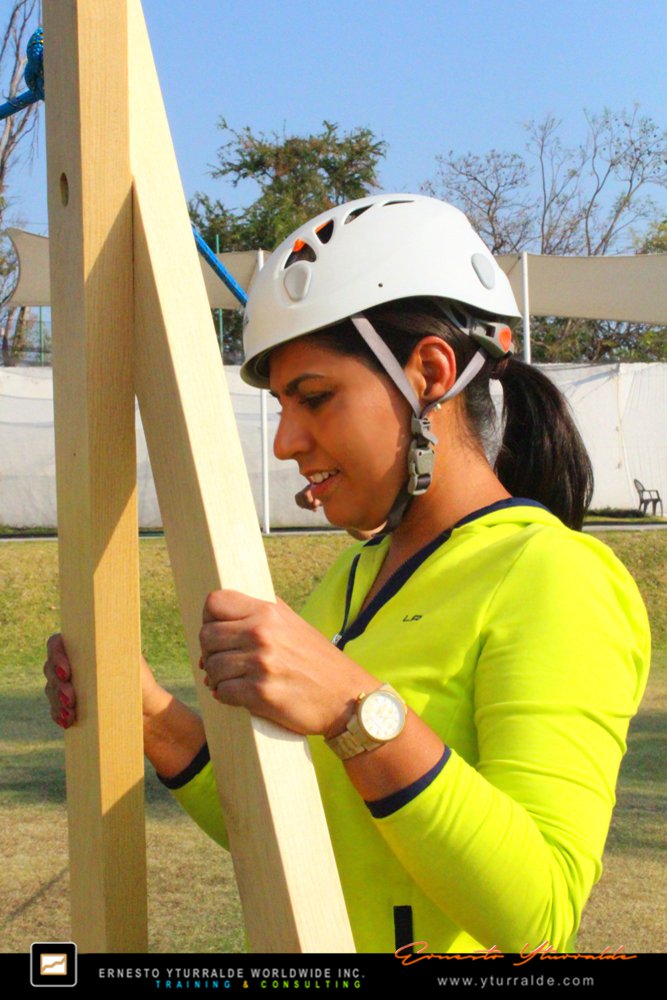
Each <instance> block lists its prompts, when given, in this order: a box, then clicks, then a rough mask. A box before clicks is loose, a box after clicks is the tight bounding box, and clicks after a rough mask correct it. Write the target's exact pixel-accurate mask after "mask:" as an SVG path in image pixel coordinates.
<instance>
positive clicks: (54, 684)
mask: <svg viewBox="0 0 667 1000" xmlns="http://www.w3.org/2000/svg"><path fill="white" fill-rule="evenodd" d="M46 653H47V658H46V662H45V663H44V676H45V677H46V686H45V689H44V690H45V692H46V696H47V698H48V700H49V708H50V711H51V718H52V719H53V721H54V722H55V723H56V725H58V726H60V727H61V728H62V729H69V727H70V726H71V725H72V723H73V722H75V720H76V693H75V691H74V687H73V685H72V683H71V680H70V678H71V676H72V668H71V665H70V662H69V659H68V658H67V652H66V650H65V644H64V642H63V638H62V635H60V634H59V633H58V634H56V635H52V636H50V637H49V639H48V641H47V643H46Z"/></svg>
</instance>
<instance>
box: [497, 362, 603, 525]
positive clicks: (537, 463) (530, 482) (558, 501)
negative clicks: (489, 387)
mask: <svg viewBox="0 0 667 1000" xmlns="http://www.w3.org/2000/svg"><path fill="white" fill-rule="evenodd" d="M500 366H502V367H501V370H500V371H498V374H497V377H498V379H499V381H500V382H501V384H502V387H503V397H504V401H503V438H502V442H501V445H500V450H499V451H498V455H497V457H496V462H495V472H496V474H497V476H498V478H499V479H500V481H501V483H502V484H503V486H504V487H505V489H506V490H507V491H508V493H511V494H512V495H513V496H523V497H530V498H531V499H533V500H538V501H539V502H540V503H543V504H544V505H545V507H548V508H549V510H551V511H553V513H554V514H556V516H557V517H559V518H560V519H561V521H563V522H564V523H565V524H567V525H568V527H570V528H575V529H577V530H580V529H581V526H582V524H583V521H584V514H585V513H586V510H587V508H588V505H589V504H590V501H591V497H592V494H593V470H592V468H591V462H590V459H589V457H588V452H587V451H586V448H585V446H584V443H583V441H582V440H581V436H580V434H579V431H578V430H577V428H576V426H575V423H574V420H573V418H572V414H571V413H570V409H569V407H568V404H567V401H566V399H565V397H564V396H563V394H562V393H561V392H560V391H559V389H558V388H557V387H556V386H555V385H554V384H553V382H551V381H550V379H548V378H547V377H546V376H545V375H543V374H542V372H540V371H538V369H537V368H533V367H532V366H531V365H527V364H524V362H523V361H518V360H517V359H515V358H510V359H509V360H508V361H501V362H500ZM492 377H493V374H492Z"/></svg>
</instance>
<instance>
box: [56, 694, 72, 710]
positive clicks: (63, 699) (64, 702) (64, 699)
mask: <svg viewBox="0 0 667 1000" xmlns="http://www.w3.org/2000/svg"><path fill="white" fill-rule="evenodd" d="M58 697H59V698H60V704H61V705H62V706H63V707H64V708H69V707H70V700H69V698H68V697H67V695H66V694H65V692H64V691H61V692H60V693H59V694H58Z"/></svg>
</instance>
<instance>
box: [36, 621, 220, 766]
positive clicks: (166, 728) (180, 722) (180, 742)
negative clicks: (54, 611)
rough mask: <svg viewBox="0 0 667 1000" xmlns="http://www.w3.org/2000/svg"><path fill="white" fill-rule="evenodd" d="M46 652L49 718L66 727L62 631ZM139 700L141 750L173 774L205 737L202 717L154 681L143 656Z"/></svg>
mask: <svg viewBox="0 0 667 1000" xmlns="http://www.w3.org/2000/svg"><path fill="white" fill-rule="evenodd" d="M46 652H47V659H46V663H45V664H44V676H45V677H46V688H45V690H46V696H47V698H48V699H49V707H50V709H51V718H52V719H53V721H54V722H55V723H56V724H57V725H58V726H60V727H61V728H62V729H69V727H70V726H72V725H73V724H74V723H75V722H76V692H75V689H74V686H73V684H72V667H71V664H70V662H69V659H68V657H67V651H66V649H65V643H64V642H63V637H62V635H60V634H59V633H58V634H56V635H52V636H51V638H50V639H49V640H48V642H47V644H46ZM141 702H142V711H143V731H144V753H145V754H146V756H147V758H148V760H149V761H150V762H151V764H152V765H153V767H154V768H155V770H156V771H157V772H158V774H160V775H162V777H163V778H173V777H176V775H178V774H180V773H181V771H183V770H185V768H186V767H187V766H188V764H190V762H191V761H192V760H193V758H194V757H195V756H196V754H197V753H198V752H199V750H201V748H202V746H203V745H204V743H205V741H206V737H205V735H204V727H203V725H202V721H201V719H200V718H199V716H198V715H197V713H196V712H193V711H192V709H191V708H188V706H187V705H184V704H183V702H182V701H179V700H178V699H177V698H174V696H173V695H172V694H170V693H169V692H168V691H167V690H165V688H163V687H162V686H161V685H160V684H158V682H157V681H156V679H155V677H154V676H153V672H152V670H151V668H150V667H149V666H148V663H147V662H146V660H145V659H144V657H143V656H142V657H141Z"/></svg>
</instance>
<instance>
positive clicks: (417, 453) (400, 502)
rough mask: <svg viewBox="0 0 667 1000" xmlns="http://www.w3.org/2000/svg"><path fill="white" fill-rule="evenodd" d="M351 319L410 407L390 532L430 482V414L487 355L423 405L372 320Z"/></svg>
mask: <svg viewBox="0 0 667 1000" xmlns="http://www.w3.org/2000/svg"><path fill="white" fill-rule="evenodd" d="M350 320H351V322H352V323H353V325H354V327H355V328H356V330H357V332H358V333H359V335H360V337H362V338H363V340H364V342H365V343H366V345H367V346H368V348H369V349H370V350H371V351H372V352H373V354H374V355H375V357H376V358H377V359H378V361H379V362H380V364H381V365H382V367H383V368H384V370H385V371H386V373H387V375H388V376H389V378H390V379H391V380H392V382H393V383H394V385H395V386H396V388H397V389H398V390H399V392H401V393H402V394H403V396H404V397H405V398H406V400H407V401H408V403H409V404H410V408H411V409H412V419H411V423H410V431H411V434H412V440H411V441H410V447H409V449H408V478H407V480H406V481H405V482H404V484H403V486H402V487H401V489H400V490H399V492H398V495H397V496H396V498H395V500H394V502H393V504H392V505H391V508H390V510H389V513H388V514H387V522H386V524H385V527H384V530H385V531H386V532H392V531H395V530H396V528H397V527H398V526H399V524H400V523H401V521H402V520H403V518H404V517H405V515H406V513H407V511H408V508H409V507H410V504H411V503H412V500H413V497H416V496H421V494H422V493H426V490H427V489H428V488H429V486H430V485H431V479H432V476H433V464H434V462H435V446H436V445H437V443H438V439H437V437H436V436H435V434H434V433H433V431H432V430H431V421H430V420H429V416H428V415H429V413H430V412H431V411H432V410H435V409H437V408H439V407H440V404H441V403H444V402H446V401H447V400H448V399H453V398H454V396H458V394H459V393H460V392H462V391H463V390H464V389H465V387H466V386H467V385H468V384H469V383H470V382H472V380H473V379H474V377H475V375H477V374H478V372H479V371H480V370H481V368H482V367H483V365H484V363H485V361H486V354H485V352H484V351H483V350H482V349H480V350H478V351H477V352H476V353H475V354H474V355H473V357H472V358H471V360H470V361H469V362H468V364H467V365H466V367H465V368H464V369H463V371H462V372H461V374H460V375H459V377H458V378H457V379H456V381H455V382H454V384H453V385H452V386H451V388H450V389H449V390H448V391H447V392H446V393H445V394H444V396H441V397H440V398H439V399H436V400H435V401H434V402H432V403H429V404H428V406H426V407H424V408H422V406H421V403H420V401H419V398H418V396H417V393H416V392H415V390H414V389H413V388H412V385H411V383H410V381H409V379H408V378H407V376H406V374H405V372H404V371H403V369H402V368H401V366H400V365H399V363H398V361H397V360H396V358H395V357H394V355H393V354H392V352H391V351H390V350H389V348H388V347H387V345H386V344H385V342H384V341H383V340H382V338H381V337H380V335H379V334H378V333H377V331H376V330H375V328H374V327H373V325H372V324H371V322H370V321H369V320H368V319H367V318H366V316H364V315H363V314H362V313H357V314H356V315H355V316H351V317H350Z"/></svg>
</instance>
